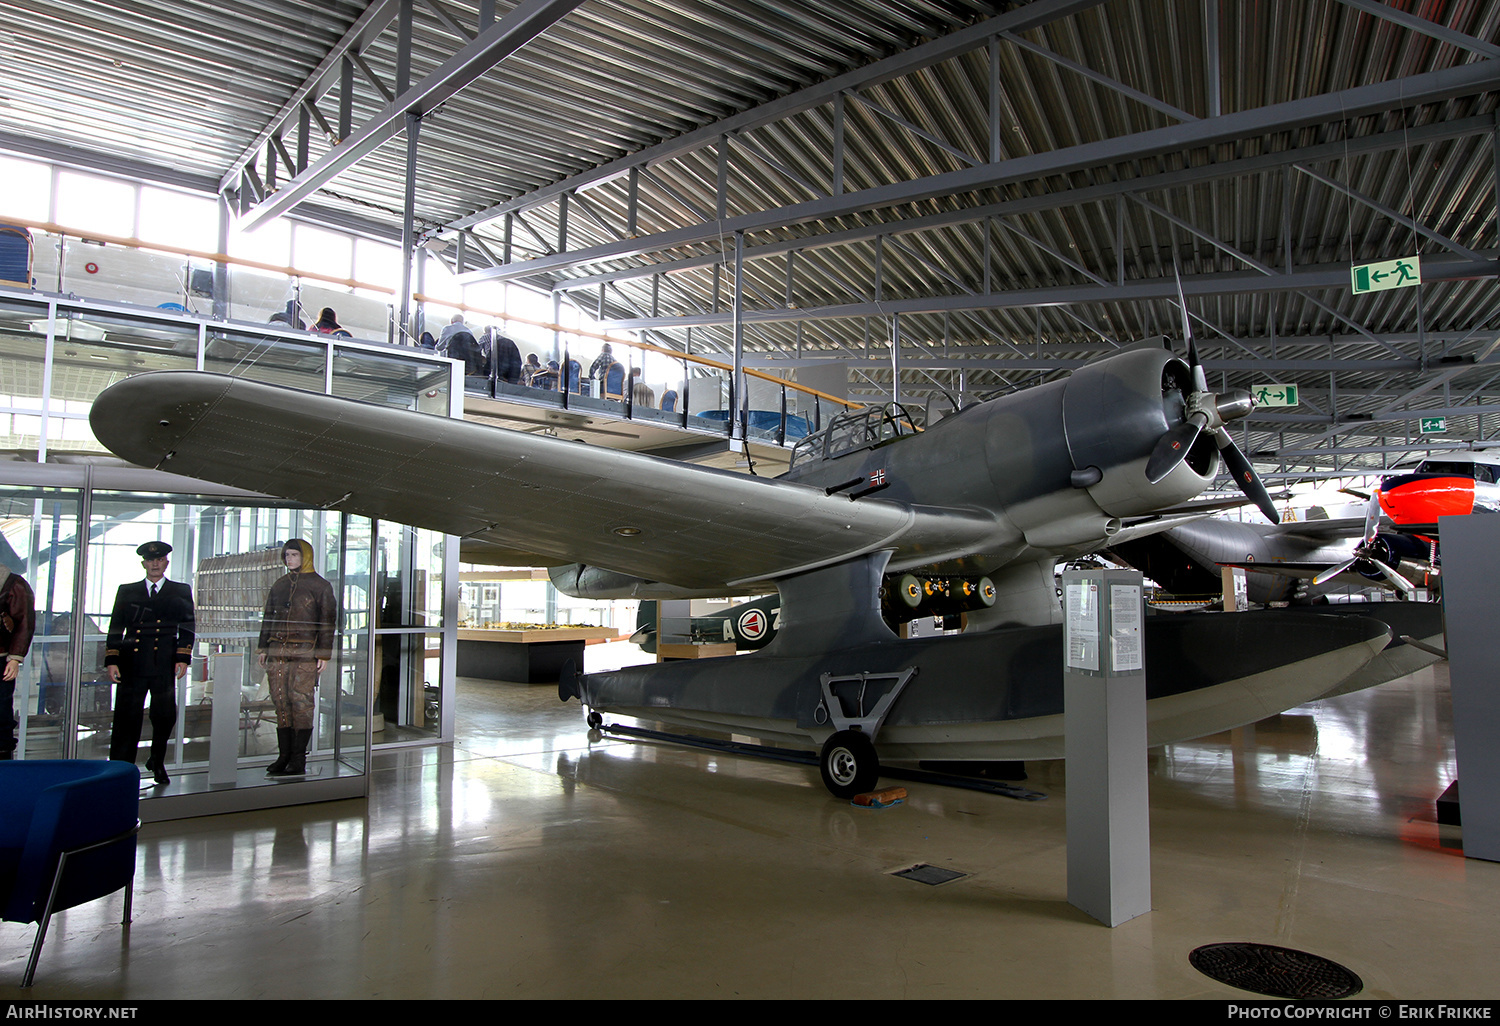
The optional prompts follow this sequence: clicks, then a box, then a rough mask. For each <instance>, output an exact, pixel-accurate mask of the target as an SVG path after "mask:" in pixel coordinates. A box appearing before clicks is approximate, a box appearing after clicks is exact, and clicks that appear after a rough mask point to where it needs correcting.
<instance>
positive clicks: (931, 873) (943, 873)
mask: <svg viewBox="0 0 1500 1026" xmlns="http://www.w3.org/2000/svg"><path fill="white" fill-rule="evenodd" d="M891 875H892V876H899V877H902V878H903V879H906V880H915V881H917V883H924V884H932V885H934V886H936V885H937V884H942V883H947V882H948V881H949V880H958V879H961V878H963V877H965V876H968V875H969V874H967V873H959V872H956V871H954V870H952V869H940V868H939V867H937V866H929V865H928V864H927V863H925V862H923V863H920V864H919V865H915V866H912V867H911V868H910V869H902V870H899V871H898V872H895V873H892V874H891Z"/></svg>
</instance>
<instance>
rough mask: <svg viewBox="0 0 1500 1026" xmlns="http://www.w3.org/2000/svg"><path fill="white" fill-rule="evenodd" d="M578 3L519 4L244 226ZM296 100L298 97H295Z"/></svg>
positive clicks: (339, 167)
mask: <svg viewBox="0 0 1500 1026" xmlns="http://www.w3.org/2000/svg"><path fill="white" fill-rule="evenodd" d="M582 2H583V0H523V2H522V3H521V4H520V5H518V6H517V7H516V8H515V9H514V10H512V11H511V12H510V13H509V14H508V15H506V16H505V17H504V18H502V19H501V20H500V21H498V22H496V23H495V24H494V25H492V26H491V27H490V28H488V29H486V30H485V31H484V32H483V33H481V34H480V35H479V36H478V37H477V38H475V39H474V41H473V42H471V43H469V44H467V45H465V46H464V47H463V48H462V49H460V50H459V51H458V52H457V53H456V54H454V55H453V56H452V57H450V58H449V59H448V60H446V61H444V62H443V63H442V64H441V65H439V66H438V68H437V69H436V70H435V71H433V73H432V74H430V75H428V76H427V77H426V78H424V79H422V80H421V81H420V82H418V83H416V84H415V85H413V86H412V87H411V88H409V89H407V90H405V91H404V92H402V93H401V95H400V96H397V97H396V98H395V99H394V100H393V101H392V102H390V103H388V104H386V106H385V107H384V108H383V109H382V110H381V111H380V112H379V113H378V114H376V115H375V116H374V117H372V118H371V119H370V120H369V121H367V122H366V123H365V124H364V125H362V126H360V128H359V129H358V130H356V131H355V132H354V134H353V135H352V136H351V137H350V138H348V139H345V140H344V141H343V142H342V143H341V144H340V145H339V146H338V147H336V148H335V149H333V150H331V151H329V152H328V153H326V154H324V155H323V156H322V157H321V158H320V159H319V160H318V161H316V162H315V163H314V164H313V165H312V166H311V167H310V168H308V169H307V170H306V171H304V172H302V173H301V174H299V175H297V176H296V177H294V178H292V179H291V180H290V181H289V182H287V183H286V184H285V185H283V186H282V187H281V189H279V190H278V191H277V192H276V193H275V194H274V195H272V196H270V197H269V198H268V199H266V200H265V201H264V202H262V203H260V204H259V205H257V206H256V207H255V208H253V209H252V210H251V211H250V212H249V213H247V214H246V215H245V216H244V217H243V218H242V219H241V224H242V227H244V228H253V227H254V226H255V225H257V224H260V223H261V222H263V221H266V220H269V219H270V218H273V217H279V216H280V215H282V214H284V213H286V212H287V211H289V210H291V209H292V208H293V207H295V206H296V205H297V204H298V203H300V202H302V201H303V200H304V199H306V198H307V197H308V196H311V195H312V194H313V193H315V192H317V191H318V190H319V189H321V188H322V187H323V186H324V185H326V184H327V183H329V182H331V181H332V180H333V179H334V178H336V177H338V176H339V175H340V174H342V173H343V172H344V171H347V170H348V169H349V168H351V167H353V166H354V165H355V164H357V163H358V162H359V161H360V160H362V159H364V158H365V157H366V156H368V155H369V154H370V153H373V152H374V151H375V150H377V149H379V148H380V147H381V146H382V145H384V144H385V143H386V142H387V141H389V140H390V139H392V138H394V137H395V136H396V135H397V134H398V133H399V132H400V131H401V130H402V128H403V126H404V124H405V118H406V115H407V114H415V115H417V116H419V117H420V116H422V115H425V114H427V113H428V112H430V111H432V110H433V109H434V108H436V107H437V106H439V105H440V104H442V103H443V102H444V101H446V100H448V99H449V98H450V97H452V96H453V95H454V94H456V93H458V92H459V91H460V90H462V89H463V88H464V87H465V86H467V85H469V83H471V82H473V81H474V80H475V79H477V78H479V77H480V76H481V75H483V74H484V73H485V72H487V71H488V70H489V69H490V68H493V67H494V66H495V65H496V64H498V63H500V62H501V61H503V60H504V59H505V58H507V57H509V56H510V55H511V54H513V53H515V52H516V51H517V50H519V49H521V47H523V46H525V45H526V44H527V43H529V42H530V41H531V40H533V39H535V38H536V37H537V36H538V35H540V34H541V33H543V32H545V31H546V30H547V29H548V28H551V27H552V25H553V24H555V23H556V22H557V21H558V20H559V19H561V18H563V17H564V16H566V15H567V14H568V13H569V12H571V11H572V10H573V9H574V8H576V7H577V6H578V5H579V4H580V3H582ZM299 99H300V98H299Z"/></svg>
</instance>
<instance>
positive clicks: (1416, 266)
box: [1349, 254, 1422, 296]
mask: <svg viewBox="0 0 1500 1026" xmlns="http://www.w3.org/2000/svg"><path fill="white" fill-rule="evenodd" d="M1349 274H1350V277H1351V278H1352V279H1353V286H1354V294H1355V295H1356V296H1360V295H1364V294H1365V293H1366V292H1383V291H1385V290H1386V289H1404V288H1407V287H1409V286H1411V285H1420V284H1422V261H1421V259H1420V258H1418V257H1417V256H1416V254H1413V255H1411V256H1408V257H1398V258H1396V259H1395V260H1382V261H1381V262H1379V263H1375V264H1354V265H1353V266H1352V267H1350V268H1349Z"/></svg>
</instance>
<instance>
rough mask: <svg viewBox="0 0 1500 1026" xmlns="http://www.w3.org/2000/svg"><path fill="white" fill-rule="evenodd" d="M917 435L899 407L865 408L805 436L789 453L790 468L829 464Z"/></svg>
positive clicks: (909, 416) (887, 405) (906, 415)
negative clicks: (847, 456)
mask: <svg viewBox="0 0 1500 1026" xmlns="http://www.w3.org/2000/svg"><path fill="white" fill-rule="evenodd" d="M917 431H918V428H917V426H916V422H915V421H913V420H912V417H911V414H910V413H908V412H907V411H906V407H904V406H902V405H901V404H900V403H886V404H885V405H884V406H866V407H864V408H862V409H858V410H849V411H847V412H845V413H841V414H839V415H838V416H837V417H835V418H833V423H831V424H829V425H828V427H827V428H825V429H823V430H822V431H820V432H818V433H817V434H815V435H809V436H808V437H806V438H804V439H802V441H800V442H798V443H797V447H796V448H795V449H793V450H792V463H791V465H792V466H793V467H796V466H800V465H802V464H805V463H811V462H812V461H814V460H831V459H835V458H837V457H839V456H843V455H846V454H847V453H851V452H857V451H859V450H861V449H873V448H874V447H875V446H877V445H883V444H885V443H886V442H893V441H895V440H896V439H898V438H902V437H905V436H906V435H914V434H916V433H917Z"/></svg>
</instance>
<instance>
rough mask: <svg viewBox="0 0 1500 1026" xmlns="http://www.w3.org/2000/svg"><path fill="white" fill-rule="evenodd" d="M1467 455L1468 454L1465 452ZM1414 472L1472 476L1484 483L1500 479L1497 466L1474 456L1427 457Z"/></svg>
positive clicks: (1492, 482)
mask: <svg viewBox="0 0 1500 1026" xmlns="http://www.w3.org/2000/svg"><path fill="white" fill-rule="evenodd" d="M1465 455H1467V454H1465ZM1411 473H1413V474H1443V475H1446V476H1448V477H1472V478H1473V479H1474V480H1476V481H1479V482H1480V483H1482V484H1495V483H1496V482H1497V480H1500V475H1497V473H1496V468H1495V467H1492V466H1486V465H1485V464H1483V463H1479V462H1476V461H1475V460H1474V459H1473V457H1469V458H1467V459H1463V458H1459V459H1454V458H1453V457H1452V456H1448V457H1436V458H1433V459H1425V460H1423V461H1422V462H1421V463H1418V464H1417V467H1416V469H1415V470H1413V471H1411Z"/></svg>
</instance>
